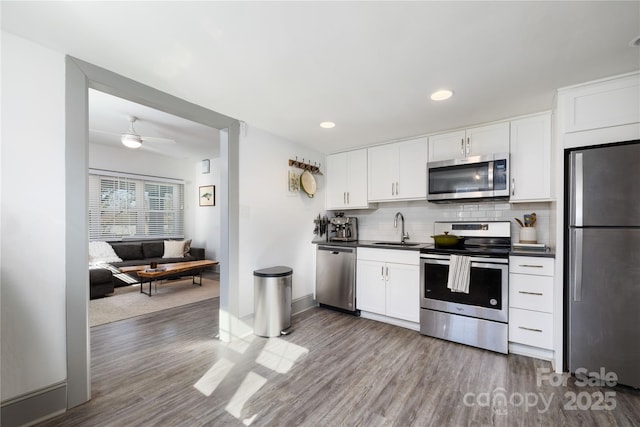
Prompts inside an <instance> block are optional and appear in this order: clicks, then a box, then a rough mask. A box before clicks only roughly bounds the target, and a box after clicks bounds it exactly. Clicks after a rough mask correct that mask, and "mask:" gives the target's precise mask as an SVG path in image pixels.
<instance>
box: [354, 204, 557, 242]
mask: <svg viewBox="0 0 640 427" xmlns="http://www.w3.org/2000/svg"><path fill="white" fill-rule="evenodd" d="M396 212H402V215H403V216H404V222H405V231H406V232H408V233H409V236H410V239H409V240H410V241H412V242H420V243H428V242H433V239H432V238H431V236H432V235H433V223H434V222H436V221H509V222H510V223H511V238H512V241H513V242H517V241H518V238H519V233H520V226H519V225H518V224H517V223H516V222H515V221H514V218H520V219H521V220H522V217H523V216H524V214H530V213H532V212H535V213H536V216H537V221H536V231H537V239H538V243H545V244H547V245H549V244H550V240H549V229H550V216H551V204H550V203H518V204H510V203H491V202H480V203H469V204H462V203H447V204H434V203H428V202H392V203H379V204H378V208H377V209H371V210H349V211H345V215H347V216H356V217H358V231H359V238H360V239H361V240H383V241H395V240H400V225H399V224H398V228H394V227H393V219H394V217H395V215H396Z"/></svg>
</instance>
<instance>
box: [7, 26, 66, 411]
mask: <svg viewBox="0 0 640 427" xmlns="http://www.w3.org/2000/svg"><path fill="white" fill-rule="evenodd" d="M1 50H2V145H1V148H0V149H1V150H2V156H1V157H2V168H1V171H0V174H1V176H2V180H1V183H2V205H1V207H0V209H1V211H0V213H1V216H2V218H1V221H0V227H1V232H0V235H1V236H2V241H1V243H0V244H1V246H2V249H1V254H2V258H1V260H0V265H1V269H0V283H1V291H0V292H1V297H0V301H1V302H0V307H1V310H2V322H1V323H2V324H1V333H2V350H1V359H2V367H1V371H0V381H1V383H2V394H1V398H2V401H5V400H7V399H9V398H12V397H16V396H19V395H22V394H24V393H27V392H30V391H33V390H38V389H40V388H43V387H47V386H49V385H52V384H56V383H58V382H61V381H63V380H65V378H66V372H67V371H66V335H65V328H66V326H65V244H64V242H65V197H66V196H67V195H66V194H65V116H64V111H65V59H64V55H62V54H59V53H56V52H53V51H51V50H48V49H45V48H43V47H41V46H38V45H35V44H32V43H30V42H28V41H26V40H24V39H21V38H18V37H15V36H13V35H11V34H8V33H5V32H2V49H1ZM36 259H37V261H38V265H37V267H35V266H34V264H33V262H34V260H36Z"/></svg>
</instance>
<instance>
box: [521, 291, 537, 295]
mask: <svg viewBox="0 0 640 427" xmlns="http://www.w3.org/2000/svg"><path fill="white" fill-rule="evenodd" d="M518 293H519V294H525V295H538V296H542V292H527V291H518Z"/></svg>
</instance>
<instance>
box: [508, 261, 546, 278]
mask: <svg viewBox="0 0 640 427" xmlns="http://www.w3.org/2000/svg"><path fill="white" fill-rule="evenodd" d="M553 265H554V259H553V258H542V257H526V256H511V257H509V273H522V274H535V275H538V276H553Z"/></svg>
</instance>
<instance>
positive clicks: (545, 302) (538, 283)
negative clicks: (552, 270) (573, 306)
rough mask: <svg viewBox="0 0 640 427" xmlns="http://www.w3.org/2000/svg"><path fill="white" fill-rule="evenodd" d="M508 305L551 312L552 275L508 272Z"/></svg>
mask: <svg viewBox="0 0 640 427" xmlns="http://www.w3.org/2000/svg"><path fill="white" fill-rule="evenodd" d="M509 307H515V308H524V309H526V310H536V311H544V312H547V313H552V312H553V277H551V276H534V275H531V274H513V273H512V274H509Z"/></svg>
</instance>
